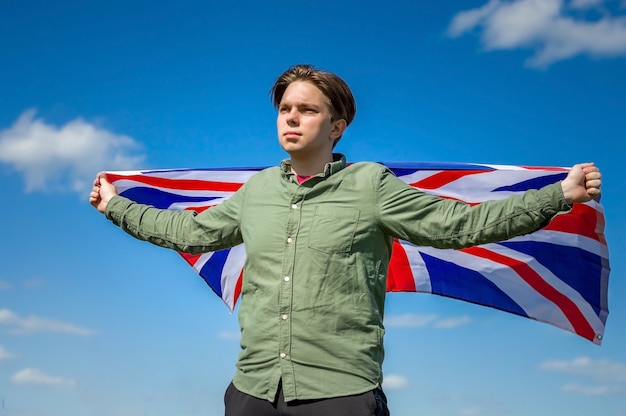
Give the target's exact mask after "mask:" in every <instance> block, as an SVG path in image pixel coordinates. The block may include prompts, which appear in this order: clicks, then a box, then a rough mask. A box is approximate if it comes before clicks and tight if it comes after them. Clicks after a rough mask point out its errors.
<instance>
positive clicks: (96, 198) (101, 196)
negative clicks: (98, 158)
mask: <svg viewBox="0 0 626 416" xmlns="http://www.w3.org/2000/svg"><path fill="white" fill-rule="evenodd" d="M115 195H117V188H115V186H114V185H112V184H111V183H109V181H107V180H106V175H105V173H104V172H100V173H99V174H98V176H96V179H94V181H93V188H91V193H90V194H89V203H90V204H91V205H92V206H93V207H94V208H96V209H97V210H98V211H99V212H101V213H102V214H104V212H105V210H106V208H107V204H108V203H109V200H110V199H111V198H113V196H115Z"/></svg>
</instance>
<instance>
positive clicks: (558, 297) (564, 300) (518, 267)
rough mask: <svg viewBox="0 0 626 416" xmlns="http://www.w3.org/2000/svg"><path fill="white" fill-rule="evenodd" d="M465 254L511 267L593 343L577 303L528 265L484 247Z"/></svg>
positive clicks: (593, 334)
mask: <svg viewBox="0 0 626 416" xmlns="http://www.w3.org/2000/svg"><path fill="white" fill-rule="evenodd" d="M463 252H465V253H468V254H472V255H474V256H477V257H481V258H486V259H489V260H492V261H495V262H496V263H500V264H504V265H505V266H508V267H510V268H511V269H513V270H514V271H515V272H516V273H517V274H518V275H519V276H520V277H521V278H522V279H523V280H524V281H525V282H526V283H528V284H529V285H530V286H531V287H532V288H533V289H534V290H536V291H537V292H538V293H539V294H540V295H542V296H543V297H545V298H546V299H548V300H549V301H551V302H552V303H554V304H555V305H556V306H557V307H558V308H559V309H560V310H561V311H562V312H563V314H564V315H565V317H566V318H567V320H568V321H569V322H570V323H571V324H572V327H573V328H574V332H576V333H577V334H578V335H580V336H582V337H583V338H586V339H588V340H591V341H593V340H594V339H595V336H596V334H595V331H594V330H593V328H592V327H591V325H589V322H588V321H587V319H586V318H585V316H584V315H583V314H582V312H581V311H580V309H578V306H576V303H574V302H573V301H572V300H571V299H570V298H568V297H567V296H565V295H564V294H562V293H561V292H559V291H558V290H556V289H555V288H554V287H553V286H551V285H550V284H549V283H548V282H546V281H545V280H544V279H543V278H542V277H541V276H540V275H539V274H538V273H537V272H535V271H534V270H533V269H532V268H531V267H530V266H529V265H528V264H526V263H524V262H522V261H519V260H515V259H512V258H510V257H507V256H504V255H502V254H498V253H495V252H493V251H490V250H487V249H485V248H483V247H470V248H466V249H463Z"/></svg>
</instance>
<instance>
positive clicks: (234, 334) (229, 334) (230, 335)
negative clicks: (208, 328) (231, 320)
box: [217, 331, 241, 341]
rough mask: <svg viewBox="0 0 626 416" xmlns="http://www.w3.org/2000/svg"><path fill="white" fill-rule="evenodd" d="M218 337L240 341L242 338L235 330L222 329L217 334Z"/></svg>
mask: <svg viewBox="0 0 626 416" xmlns="http://www.w3.org/2000/svg"><path fill="white" fill-rule="evenodd" d="M217 337H218V338H219V339H225V340H235V341H239V339H241V334H240V333H239V332H234V331H222V332H220V333H219V334H217Z"/></svg>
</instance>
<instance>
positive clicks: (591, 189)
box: [90, 65, 601, 416]
mask: <svg viewBox="0 0 626 416" xmlns="http://www.w3.org/2000/svg"><path fill="white" fill-rule="evenodd" d="M272 94H273V101H274V105H275V106H276V108H277V109H278V117H277V130H278V140H279V143H280V145H281V146H282V148H283V149H284V150H285V151H286V152H287V153H288V155H289V159H287V160H284V161H283V162H282V163H281V165H280V167H274V168H269V169H266V170H264V171H262V172H260V173H259V174H257V175H255V176H254V177H252V178H251V179H250V180H249V181H248V182H247V183H246V184H245V185H244V186H243V187H242V188H241V189H240V190H239V191H238V192H237V193H235V195H233V196H232V197H231V198H230V199H228V200H227V201H225V202H224V203H223V204H221V205H218V206H216V207H213V208H211V209H209V210H206V211H204V212H202V213H200V214H197V215H196V214H195V213H193V212H189V211H185V212H182V211H167V210H159V209H155V208H152V207H149V206H144V205H139V204H136V203H133V202H131V201H129V200H127V199H125V198H122V197H120V196H118V195H117V194H116V190H115V187H113V186H112V185H111V184H110V183H108V182H107V181H106V179H105V178H104V176H103V175H98V177H97V178H96V179H95V181H94V187H93V190H92V192H91V195H90V203H91V204H92V205H93V206H95V207H96V208H97V209H98V210H99V211H100V212H102V213H105V214H106V216H107V218H109V219H110V220H111V221H113V222H114V223H115V224H117V225H119V226H120V227H122V228H123V229H124V230H125V231H126V232H128V233H130V234H131V235H133V236H135V237H137V238H139V239H143V240H147V241H150V242H152V243H154V244H157V245H160V246H162V247H167V248H171V249H175V250H178V251H185V252H190V253H199V252H207V251H214V250H218V249H222V248H226V247H231V246H234V245H237V244H240V243H242V242H243V243H245V247H246V254H247V260H246V264H245V267H244V270H245V275H244V279H243V287H242V296H241V303H240V310H239V323H240V327H241V352H240V354H239V358H238V361H237V365H236V372H235V376H234V378H233V382H232V383H231V385H230V386H229V387H228V389H227V391H226V395H225V404H226V415H228V416H242V415H255V416H265V415H267V416H272V415H276V416H278V415H281V416H289V415H293V416H306V415H315V416H317V415H325V416H329V415H330V416H348V415H351V416H374V415H376V416H378V415H388V414H389V413H388V410H387V405H386V399H385V396H384V394H383V392H382V390H381V389H380V388H381V385H382V362H383V355H384V352H383V333H384V329H383V311H384V301H385V286H386V273H387V266H388V264H389V258H390V256H391V246H392V239H393V238H400V239H403V240H408V241H411V242H413V243H415V244H417V245H430V246H434V247H439V248H462V247H467V246H472V245H476V244H483V243H488V242H494V241H500V240H504V239H508V238H511V237H513V236H516V235H520V234H525V233H529V232H532V231H534V230H536V229H538V228H540V227H542V226H543V225H545V224H547V223H548V222H549V221H550V219H551V218H552V217H553V216H555V215H556V214H558V213H559V212H563V211H566V210H569V209H570V208H571V204H572V203H575V202H585V201H588V200H590V199H591V198H593V197H596V196H597V195H599V192H600V189H599V188H600V185H601V175H600V172H599V170H598V169H597V168H596V167H595V166H594V165H593V164H590V163H585V164H581V165H576V166H574V167H573V168H572V170H571V171H570V173H569V174H568V176H567V178H566V179H565V180H563V181H562V182H560V183H557V184H553V185H549V186H546V187H545V188H543V189H541V190H537V191H534V190H533V191H529V192H527V193H525V194H524V195H522V196H514V197H511V198H509V199H506V200H503V201H489V202H485V203H483V204H480V205H477V206H474V207H470V206H469V205H466V204H464V203H460V202H455V201H450V200H446V199H441V198H437V197H435V196H431V195H427V194H424V193H422V192H420V191H418V190H416V189H414V188H411V187H410V186H408V185H406V184H405V183H403V182H402V181H400V180H399V179H397V178H396V177H394V176H393V174H392V173H391V172H390V171H389V170H388V169H386V168H385V167H383V166H381V165H379V164H375V163H355V164H352V165H350V166H346V160H345V157H344V156H343V155H340V154H333V148H334V146H335V144H336V143H337V141H338V140H339V139H340V138H341V136H342V134H343V133H344V132H345V130H346V128H347V126H348V125H349V124H350V122H351V121H352V119H353V118H354V114H355V111H356V106H355V103H354V98H353V97H352V93H351V92H350V89H349V88H348V86H347V85H346V83H345V82H344V81H343V80H342V79H341V78H339V77H338V76H336V75H334V74H332V73H329V72H325V71H320V70H317V69H315V68H313V67H311V66H307V65H297V66H294V67H291V68H289V69H288V70H287V71H286V72H285V73H283V74H282V75H281V76H280V77H279V78H278V79H277V80H276V83H275V84H274V87H273V88H272Z"/></svg>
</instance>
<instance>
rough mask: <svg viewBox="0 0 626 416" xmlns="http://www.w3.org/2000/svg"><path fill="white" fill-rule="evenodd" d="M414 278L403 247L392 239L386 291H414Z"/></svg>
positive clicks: (415, 289)
mask: <svg viewBox="0 0 626 416" xmlns="http://www.w3.org/2000/svg"><path fill="white" fill-rule="evenodd" d="M416 291H417V288H416V287H415V279H414V278H413V272H412V271H411V266H410V263H409V258H408V257H407V255H406V251H405V250H404V247H402V245H400V243H399V242H398V239H394V240H393V246H392V248H391V259H390V260H389V268H388V271H387V292H416Z"/></svg>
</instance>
